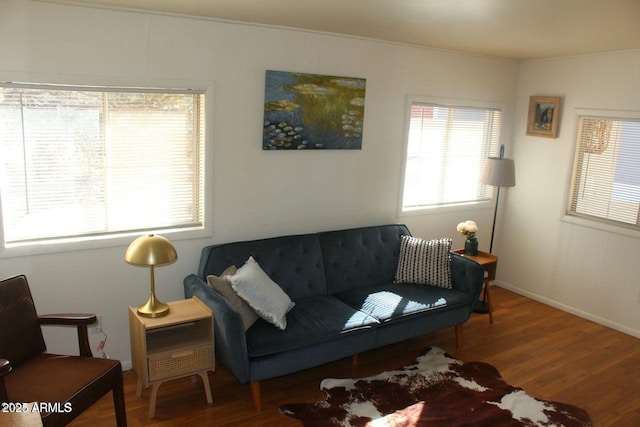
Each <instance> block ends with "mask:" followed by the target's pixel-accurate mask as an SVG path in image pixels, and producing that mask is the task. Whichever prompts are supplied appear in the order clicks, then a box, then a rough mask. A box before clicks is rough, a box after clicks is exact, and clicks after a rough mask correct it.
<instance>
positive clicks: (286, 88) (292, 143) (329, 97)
mask: <svg viewBox="0 0 640 427" xmlns="http://www.w3.org/2000/svg"><path fill="white" fill-rule="evenodd" d="M365 90H366V80H365V79H363V78H355V77H338V76H325V75H319V74H304V73H292V72H287V71H272V70H267V73H266V84H265V103H264V129H263V136H262V149H263V150H301V149H307V150H311V149H315V150H317V149H347V150H360V149H362V130H363V123H364V96H365Z"/></svg>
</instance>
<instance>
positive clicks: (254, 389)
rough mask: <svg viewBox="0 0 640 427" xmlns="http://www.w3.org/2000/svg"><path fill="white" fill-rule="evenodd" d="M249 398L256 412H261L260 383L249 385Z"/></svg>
mask: <svg viewBox="0 0 640 427" xmlns="http://www.w3.org/2000/svg"><path fill="white" fill-rule="evenodd" d="M251 398H252V399H253V407H254V408H256V411H257V412H262V396H261V394H260V382H259V381H256V382H254V383H251Z"/></svg>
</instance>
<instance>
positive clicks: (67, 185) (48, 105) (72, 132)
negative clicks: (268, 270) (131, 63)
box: [0, 84, 204, 247]
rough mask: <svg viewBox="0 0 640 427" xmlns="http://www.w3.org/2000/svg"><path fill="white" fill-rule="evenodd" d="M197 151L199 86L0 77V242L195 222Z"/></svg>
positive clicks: (199, 183) (199, 214)
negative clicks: (70, 83) (22, 81)
mask: <svg viewBox="0 0 640 427" xmlns="http://www.w3.org/2000/svg"><path fill="white" fill-rule="evenodd" d="M203 153H204V93H203V92H202V91H191V90H163V89H148V90H145V89H128V88H127V89H117V88H87V87H65V86H42V85H41V86H33V85H15V84H0V167H1V171H0V197H1V202H2V204H1V209H2V211H1V213H2V215H1V218H2V224H1V225H2V227H3V230H2V231H3V236H4V246H6V247H9V246H11V245H13V244H25V243H30V242H43V241H58V240H64V239H69V238H78V237H89V236H102V235H108V234H121V233H126V232H136V231H142V230H145V231H149V230H162V229H174V228H189V227H201V226H202V225H203V216H204V207H203V195H204V188H203V187H204V179H203V178H204V177H203V175H204V157H203ZM0 243H1V242H0Z"/></svg>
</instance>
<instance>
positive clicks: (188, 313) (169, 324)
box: [129, 297, 214, 418]
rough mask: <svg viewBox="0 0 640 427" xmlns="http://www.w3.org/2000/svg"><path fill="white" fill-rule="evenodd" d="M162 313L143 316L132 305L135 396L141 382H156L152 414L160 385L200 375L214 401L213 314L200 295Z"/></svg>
mask: <svg viewBox="0 0 640 427" xmlns="http://www.w3.org/2000/svg"><path fill="white" fill-rule="evenodd" d="M168 304H169V314H167V315H166V316H163V317H156V318H150V317H143V316H140V315H139V314H138V312H137V310H136V308H135V307H129V332H130V338H131V359H132V364H133V369H134V370H135V371H136V374H137V375H138V388H137V390H136V396H138V397H140V396H142V386H143V385H144V386H145V387H148V386H149V385H151V386H153V388H152V391H151V398H150V400H149V418H153V417H154V415H155V411H156V397H157V395H158V388H159V387H160V385H161V384H162V383H163V382H164V381H169V380H173V379H176V378H182V377H186V376H191V375H199V376H200V378H202V382H203V383H204V390H205V393H206V396H207V402H208V403H211V402H212V398H211V386H210V385H209V377H208V375H207V372H208V371H213V370H214V350H213V315H212V313H211V310H210V309H209V308H208V307H207V306H205V305H204V304H203V303H202V302H201V301H200V300H198V299H197V298H195V297H194V298H192V299H187V300H182V301H174V302H170V303H168Z"/></svg>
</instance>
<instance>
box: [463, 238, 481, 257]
mask: <svg viewBox="0 0 640 427" xmlns="http://www.w3.org/2000/svg"><path fill="white" fill-rule="evenodd" d="M464 254H465V255H471V256H475V255H478V238H477V237H467V240H465V242H464Z"/></svg>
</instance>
